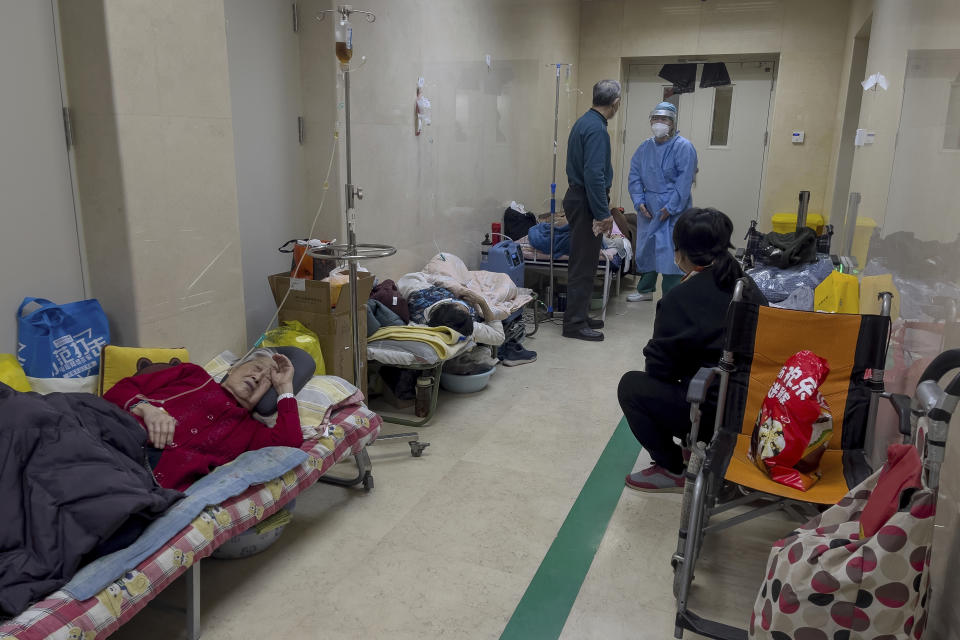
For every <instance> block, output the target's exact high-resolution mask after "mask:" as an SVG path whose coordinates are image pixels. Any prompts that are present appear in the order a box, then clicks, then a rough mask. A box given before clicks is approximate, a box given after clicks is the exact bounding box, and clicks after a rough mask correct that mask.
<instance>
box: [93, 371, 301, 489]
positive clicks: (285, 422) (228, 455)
mask: <svg viewBox="0 0 960 640" xmlns="http://www.w3.org/2000/svg"><path fill="white" fill-rule="evenodd" d="M191 390H193V391H191ZM181 393H182V394H184V395H182V396H179V397H175V396H178V394H181ZM103 397H104V398H105V399H107V400H109V401H110V402H112V403H114V404H116V405H118V406H119V407H121V408H122V409H125V410H128V411H129V409H130V407H132V406H133V405H135V404H136V403H137V402H138V401H139V400H142V399H149V401H150V404H152V405H154V406H157V407H163V408H164V409H165V410H166V411H167V413H169V414H170V415H171V416H173V417H174V418H175V419H176V420H177V426H176V429H175V430H174V434H173V442H171V443H170V444H168V445H167V446H166V447H164V449H163V454H162V455H161V456H160V462H159V463H158V464H157V466H156V468H154V470H153V475H154V476H155V477H156V478H157V482H159V483H160V485H161V486H163V487H167V488H169V489H176V490H178V491H183V490H184V489H186V488H187V487H189V486H190V485H191V484H193V483H194V482H195V481H196V480H197V479H198V478H201V477H203V476H205V475H207V474H208V473H210V472H211V471H213V469H214V468H215V467H218V466H220V465H222V464H226V463H227V462H230V461H231V460H233V459H235V458H236V457H237V456H239V455H240V454H241V453H243V452H244V451H253V450H254V449H262V448H264V447H271V446H287V447H299V446H300V444H301V443H302V442H303V435H302V434H301V432H300V416H299V415H298V414H297V401H296V400H295V399H293V398H284V399H283V400H281V401H280V402H278V403H277V424H276V426H275V427H273V428H272V429H271V428H270V427H267V426H266V425H265V424H263V423H262V422H259V421H257V420H255V419H254V418H253V417H252V416H251V415H250V412H249V411H247V410H246V409H244V408H243V407H241V406H240V405H239V404H237V401H236V399H235V398H234V397H233V395H231V393H230V392H229V391H227V390H226V389H224V388H223V387H221V386H220V385H219V384H217V382H216V381H215V380H214V379H213V378H211V377H210V375H209V374H208V373H207V372H206V371H204V370H203V368H202V367H199V366H197V365H195V364H180V365H176V366H173V367H170V368H168V369H163V370H161V371H156V372H154V373H149V374H143V375H138V376H134V377H131V378H124V379H123V380H121V381H120V382H118V383H117V384H116V386H114V387H113V388H112V389H110V390H109V391H107V392H106V393H105V394H103ZM160 400H166V401H165V402H163V403H162V404H161V403H160V402H159V401H160ZM135 417H136V418H137V420H138V421H139V422H140V424H143V419H142V418H139V417H137V416H135ZM144 428H146V427H144Z"/></svg>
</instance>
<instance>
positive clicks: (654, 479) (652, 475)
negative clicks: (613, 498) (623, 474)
mask: <svg viewBox="0 0 960 640" xmlns="http://www.w3.org/2000/svg"><path fill="white" fill-rule="evenodd" d="M684 482H685V480H684V477H683V474H682V473H671V472H669V471H667V470H666V469H664V468H663V467H661V466H660V465H658V464H652V465H650V466H649V467H647V468H646V469H644V470H643V471H637V472H636V473H631V474H630V475H628V476H627V479H626V484H627V486H628V487H630V488H631V489H636V490H637V491H649V492H654V493H682V492H683V485H684Z"/></svg>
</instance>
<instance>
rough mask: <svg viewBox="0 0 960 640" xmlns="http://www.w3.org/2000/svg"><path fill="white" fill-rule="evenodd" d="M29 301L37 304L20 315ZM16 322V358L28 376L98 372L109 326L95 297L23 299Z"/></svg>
mask: <svg viewBox="0 0 960 640" xmlns="http://www.w3.org/2000/svg"><path fill="white" fill-rule="evenodd" d="M31 303H36V304H38V305H40V306H39V308H37V309H35V310H33V311H31V312H29V313H28V314H27V315H23V309H24V307H26V306H27V305H29V304H31ZM17 324H18V333H19V335H18V337H19V344H18V345H17V360H19V361H20V365H21V366H22V367H23V370H24V372H25V373H26V374H27V376H29V377H32V378H83V377H87V376H93V375H97V374H98V373H99V372H100V350H101V349H102V348H103V347H104V345H106V344H109V342H110V327H109V325H108V324H107V316H106V314H105V313H104V312H103V308H102V307H101V306H100V303H99V302H98V301H97V300H95V299H91V300H80V301H79V302H71V303H69V304H62V305H61V304H55V303H53V302H51V301H49V300H46V299H44V298H24V299H23V302H22V303H21V304H20V308H19V309H17Z"/></svg>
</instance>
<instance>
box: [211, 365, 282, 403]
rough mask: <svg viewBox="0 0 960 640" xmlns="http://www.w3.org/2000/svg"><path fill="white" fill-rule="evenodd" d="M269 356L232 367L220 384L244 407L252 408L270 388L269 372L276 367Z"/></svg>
mask: <svg viewBox="0 0 960 640" xmlns="http://www.w3.org/2000/svg"><path fill="white" fill-rule="evenodd" d="M276 367H277V365H276V363H275V362H274V361H273V360H272V359H270V358H254V359H253V360H251V361H250V362H245V363H243V364H241V365H238V366H236V367H234V368H233V369H232V370H231V371H230V374H229V375H228V376H227V377H226V378H224V380H223V382H222V383H221V385H222V386H223V388H224V389H226V390H227V391H229V392H230V393H231V394H233V397H234V398H236V399H237V404H239V405H240V406H241V407H243V408H244V409H253V408H254V407H255V406H256V405H257V403H258V402H260V398H262V397H263V394H265V393H266V392H267V390H268V389H269V388H270V385H271V380H270V373H271V372H272V371H273V370H274V369H276Z"/></svg>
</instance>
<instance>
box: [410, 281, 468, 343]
mask: <svg viewBox="0 0 960 640" xmlns="http://www.w3.org/2000/svg"><path fill="white" fill-rule="evenodd" d="M407 305H408V306H409V309H410V321H411V322H413V323H415V324H425V325H427V326H428V327H450V328H451V329H453V330H454V331H456V332H458V333H459V334H460V335H464V336H470V335H473V323H474V320H475V319H477V318H476V314H475V312H474V310H473V307H471V306H470V305H469V304H468V303H466V302H464V301H463V300H461V299H460V298H458V297H457V296H456V295H454V293H453V292H452V291H450V290H449V289H446V288H444V287H429V288H427V289H421V290H419V291H414V292H413V293H412V294H410V297H409V298H408V299H407ZM479 321H480V322H483V318H482V317H481V318H479Z"/></svg>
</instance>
